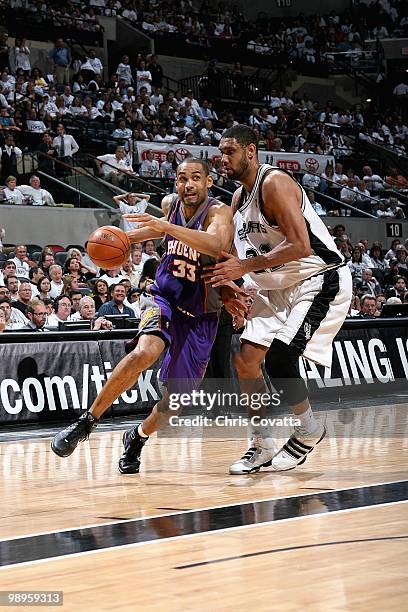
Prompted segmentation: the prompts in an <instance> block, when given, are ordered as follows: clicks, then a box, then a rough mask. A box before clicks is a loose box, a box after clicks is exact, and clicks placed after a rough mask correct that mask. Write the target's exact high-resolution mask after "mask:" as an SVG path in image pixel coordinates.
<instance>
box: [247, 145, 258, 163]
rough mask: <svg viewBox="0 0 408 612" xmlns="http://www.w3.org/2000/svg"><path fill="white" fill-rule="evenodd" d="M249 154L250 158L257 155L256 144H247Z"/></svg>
mask: <svg viewBox="0 0 408 612" xmlns="http://www.w3.org/2000/svg"><path fill="white" fill-rule="evenodd" d="M247 155H248V159H254V157H256V146H255V145H254V144H252V143H251V144H249V145H248V146H247Z"/></svg>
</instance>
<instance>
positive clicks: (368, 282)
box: [355, 268, 381, 296]
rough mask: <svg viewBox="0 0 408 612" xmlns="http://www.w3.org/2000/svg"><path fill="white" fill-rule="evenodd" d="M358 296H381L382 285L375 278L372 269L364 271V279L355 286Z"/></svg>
mask: <svg viewBox="0 0 408 612" xmlns="http://www.w3.org/2000/svg"><path fill="white" fill-rule="evenodd" d="M355 288H356V293H357V295H359V296H360V295H364V294H367V295H374V296H376V295H379V294H380V293H381V286H380V283H379V282H378V281H377V279H376V278H374V276H373V271H372V270H371V269H370V268H366V269H365V270H363V273H362V279H361V281H358V282H357V283H356V284H355Z"/></svg>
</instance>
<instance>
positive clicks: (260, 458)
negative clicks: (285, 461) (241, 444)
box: [229, 446, 273, 475]
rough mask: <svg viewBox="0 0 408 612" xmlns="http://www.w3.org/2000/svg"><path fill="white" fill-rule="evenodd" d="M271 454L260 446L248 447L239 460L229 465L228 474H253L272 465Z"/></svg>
mask: <svg viewBox="0 0 408 612" xmlns="http://www.w3.org/2000/svg"><path fill="white" fill-rule="evenodd" d="M272 457H273V452H272V451H271V450H268V449H267V448H263V447H261V446H250V447H249V448H248V450H247V451H246V453H245V454H244V455H242V457H241V459H238V461H235V462H234V463H232V464H231V465H230V468H229V473H230V474H234V475H236V474H254V473H255V472H259V470H260V469H261V467H269V466H270V465H271V463H272Z"/></svg>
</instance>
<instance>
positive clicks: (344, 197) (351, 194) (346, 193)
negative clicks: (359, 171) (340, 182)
mask: <svg viewBox="0 0 408 612" xmlns="http://www.w3.org/2000/svg"><path fill="white" fill-rule="evenodd" d="M355 186H356V181H355V180H354V178H349V179H348V180H347V185H345V186H344V187H343V189H342V190H341V191H340V200H341V201H342V202H344V203H345V204H354V203H355V202H356V201H357V197H358V196H357V193H356V191H355V189H354V188H355Z"/></svg>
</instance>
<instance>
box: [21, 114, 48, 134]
mask: <svg viewBox="0 0 408 612" xmlns="http://www.w3.org/2000/svg"><path fill="white" fill-rule="evenodd" d="M26 126H27V131H28V132H33V133H34V134H44V132H45V131H46V129H47V127H46V125H45V123H44V121H42V120H41V119H39V117H38V112H37V111H36V110H35V109H34V108H33V109H31V110H30V112H29V115H28V119H27V121H26Z"/></svg>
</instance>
